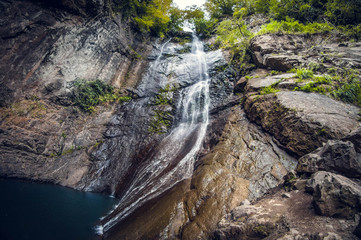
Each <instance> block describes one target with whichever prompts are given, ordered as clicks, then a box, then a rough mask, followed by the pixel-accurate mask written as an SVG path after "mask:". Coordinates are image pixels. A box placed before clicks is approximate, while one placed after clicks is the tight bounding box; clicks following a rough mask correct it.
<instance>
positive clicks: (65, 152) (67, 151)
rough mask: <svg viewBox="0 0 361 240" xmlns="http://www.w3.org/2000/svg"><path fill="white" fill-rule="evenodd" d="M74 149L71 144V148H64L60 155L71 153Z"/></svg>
mask: <svg viewBox="0 0 361 240" xmlns="http://www.w3.org/2000/svg"><path fill="white" fill-rule="evenodd" d="M74 151H75V147H74V146H71V148H69V149H68V150H65V151H63V152H62V153H61V156H64V155H67V154H72V153H73V152H74Z"/></svg>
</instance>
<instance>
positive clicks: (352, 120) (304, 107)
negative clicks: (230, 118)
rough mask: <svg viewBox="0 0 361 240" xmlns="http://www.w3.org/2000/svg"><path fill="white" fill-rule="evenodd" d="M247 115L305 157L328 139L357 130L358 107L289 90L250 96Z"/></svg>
mask: <svg viewBox="0 0 361 240" xmlns="http://www.w3.org/2000/svg"><path fill="white" fill-rule="evenodd" d="M244 107H245V111H246V113H247V116H248V117H249V118H250V119H251V120H252V121H255V122H256V123H258V124H260V125H261V126H262V127H263V128H264V129H265V130H267V131H268V132H270V133H271V134H272V135H273V136H275V138H276V139H277V140H278V141H279V142H280V143H281V144H283V145H284V146H285V147H286V148H287V149H288V150H290V151H291V152H293V153H295V154H297V155H298V156H302V155H304V154H307V153H310V152H311V151H313V150H315V149H316V148H318V147H320V146H321V145H322V143H323V142H326V141H327V140H328V139H340V138H342V137H345V136H347V135H348V134H349V133H350V132H351V131H352V130H354V129H357V128H358V127H359V125H360V123H359V122H358V121H357V119H358V108H357V107H355V106H351V105H348V104H344V103H341V102H338V101H335V100H332V99H331V98H328V97H326V96H323V95H320V94H316V93H304V92H286V91H284V92H283V91H281V92H278V93H276V94H268V95H254V96H249V97H248V98H247V99H246V101H245V104H244Z"/></svg>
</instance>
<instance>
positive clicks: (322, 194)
mask: <svg viewBox="0 0 361 240" xmlns="http://www.w3.org/2000/svg"><path fill="white" fill-rule="evenodd" d="M307 189H308V190H309V191H311V192H312V193H313V204H314V206H315V210H316V212H317V213H318V214H321V215H323V216H330V217H340V218H348V219H350V218H353V217H354V216H355V214H357V213H359V212H360V211H361V187H360V185H359V184H357V183H355V182H353V181H351V180H350V179H348V178H346V177H344V176H341V175H337V174H333V173H329V172H324V171H320V172H317V173H315V174H314V175H313V176H312V178H311V179H310V180H309V183H308V186H307Z"/></svg>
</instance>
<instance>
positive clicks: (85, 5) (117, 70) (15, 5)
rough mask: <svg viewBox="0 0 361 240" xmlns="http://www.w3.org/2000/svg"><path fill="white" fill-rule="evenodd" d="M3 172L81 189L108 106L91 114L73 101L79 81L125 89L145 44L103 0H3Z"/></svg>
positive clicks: (138, 69)
mask: <svg viewBox="0 0 361 240" xmlns="http://www.w3.org/2000/svg"><path fill="white" fill-rule="evenodd" d="M0 8H1V12H2V18H1V23H0V29H1V30H0V32H1V38H0V41H1V44H0V45H1V47H0V52H1V54H0V55H1V61H0V72H1V77H0V82H1V88H0V92H1V94H0V95H1V97H0V105H1V107H2V108H1V137H0V139H1V140H0V142H1V143H0V145H1V150H0V151H1V166H0V172H1V175H2V176H8V177H20V178H29V179H33V180H41V181H49V182H54V183H58V184H61V185H65V186H69V187H73V188H77V189H82V188H84V184H83V183H82V179H83V177H84V176H86V175H87V174H88V171H89V168H90V167H91V166H92V165H93V162H92V161H91V160H90V159H91V157H90V156H91V152H92V151H93V150H94V149H95V148H96V147H97V145H99V143H101V142H102V141H104V136H103V133H104V132H105V130H106V124H108V123H109V121H110V120H111V116H112V115H113V112H114V110H115V106H114V105H110V106H107V107H99V109H98V111H97V114H93V115H89V114H85V113H82V112H81V111H80V110H79V109H78V108H76V107H74V106H72V103H71V99H70V98H71V97H70V93H71V90H72V88H73V85H74V82H75V81H76V80H78V79H85V80H95V79H100V80H102V81H104V82H106V83H109V84H111V85H113V86H115V87H118V88H122V89H126V88H132V87H134V86H135V85H136V84H137V83H138V82H139V81H140V75H141V73H142V68H143V67H144V66H146V65H147V61H136V60H135V58H134V53H135V52H139V53H144V52H147V51H149V50H150V49H151V45H145V43H144V42H142V41H138V40H137V37H136V36H135V35H134V33H133V32H132V31H131V29H130V26H129V25H128V24H127V23H125V22H122V20H121V18H120V17H119V16H118V17H112V16H111V13H110V12H109V9H108V10H107V9H106V7H105V6H104V2H103V1H71V2H68V1H61V2H57V1H50V2H49V1H33V2H32V1H1V2H0Z"/></svg>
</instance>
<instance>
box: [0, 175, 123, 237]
mask: <svg viewBox="0 0 361 240" xmlns="http://www.w3.org/2000/svg"><path fill="white" fill-rule="evenodd" d="M116 202H117V200H116V199H114V198H110V197H106V196H103V195H99V194H94V193H84V192H80V191H75V190H72V189H68V188H65V187H60V186H55V185H51V184H39V183H33V182H27V181H21V180H14V179H1V178H0V239H1V240H25V239H26V240H33V239H34V240H57V239H59V240H72V239H74V240H83V239H84V240H87V239H97V237H96V234H95V230H94V227H95V225H96V224H97V223H98V221H99V218H100V217H102V216H104V215H105V214H106V213H107V212H108V211H109V210H110V209H112V207H113V206H114V205H115V204H116Z"/></svg>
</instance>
